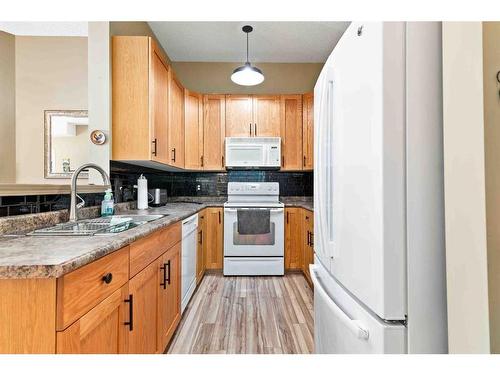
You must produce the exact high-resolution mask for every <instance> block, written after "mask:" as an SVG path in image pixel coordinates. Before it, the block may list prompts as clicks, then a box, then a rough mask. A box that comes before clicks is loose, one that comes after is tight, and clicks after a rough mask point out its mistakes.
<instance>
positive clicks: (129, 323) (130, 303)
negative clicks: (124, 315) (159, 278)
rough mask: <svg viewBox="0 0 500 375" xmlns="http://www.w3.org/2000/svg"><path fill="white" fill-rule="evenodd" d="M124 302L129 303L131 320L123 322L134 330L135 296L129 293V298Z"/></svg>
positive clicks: (130, 329)
mask: <svg viewBox="0 0 500 375" xmlns="http://www.w3.org/2000/svg"><path fill="white" fill-rule="evenodd" d="M124 302H126V303H128V304H129V305H128V314H129V319H130V320H129V321H128V322H125V323H123V324H125V325H126V326H128V330H129V331H133V330H134V296H133V295H132V294H129V295H128V298H127V299H126V300H125V301H124Z"/></svg>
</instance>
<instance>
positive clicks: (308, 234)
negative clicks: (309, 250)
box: [307, 231, 311, 246]
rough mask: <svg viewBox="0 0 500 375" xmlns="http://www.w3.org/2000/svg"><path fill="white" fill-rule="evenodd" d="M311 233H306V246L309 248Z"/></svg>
mask: <svg viewBox="0 0 500 375" xmlns="http://www.w3.org/2000/svg"><path fill="white" fill-rule="evenodd" d="M310 235H311V232H309V231H307V246H310V245H311V237H310Z"/></svg>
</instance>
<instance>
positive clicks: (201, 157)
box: [200, 155, 203, 167]
mask: <svg viewBox="0 0 500 375" xmlns="http://www.w3.org/2000/svg"><path fill="white" fill-rule="evenodd" d="M200 160H201V166H202V167H203V155H201V156H200Z"/></svg>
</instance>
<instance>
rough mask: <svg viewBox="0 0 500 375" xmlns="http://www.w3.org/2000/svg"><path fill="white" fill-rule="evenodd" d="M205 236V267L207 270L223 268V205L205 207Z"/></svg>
mask: <svg viewBox="0 0 500 375" xmlns="http://www.w3.org/2000/svg"><path fill="white" fill-rule="evenodd" d="M205 220H206V221H205V228H206V230H205V236H204V237H203V240H204V241H205V242H204V245H203V250H204V253H205V254H204V255H205V268H206V269H207V270H220V269H222V263H223V256H222V247H223V241H224V236H223V232H224V229H223V228H224V210H223V208H221V207H208V208H207V209H205Z"/></svg>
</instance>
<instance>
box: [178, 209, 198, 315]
mask: <svg viewBox="0 0 500 375" xmlns="http://www.w3.org/2000/svg"><path fill="white" fill-rule="evenodd" d="M197 229H198V214H194V215H192V216H190V217H188V218H187V219H184V220H183V221H182V254H181V259H182V261H181V290H182V299H181V312H183V311H184V309H185V308H186V306H187V304H188V303H189V300H190V299H191V296H192V295H193V293H194V290H195V289H196V253H197V252H196V246H197V233H198V231H197Z"/></svg>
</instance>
